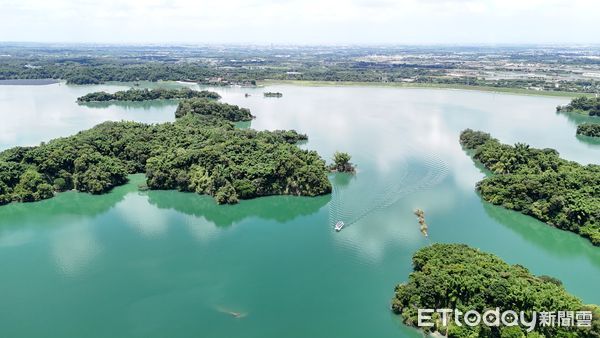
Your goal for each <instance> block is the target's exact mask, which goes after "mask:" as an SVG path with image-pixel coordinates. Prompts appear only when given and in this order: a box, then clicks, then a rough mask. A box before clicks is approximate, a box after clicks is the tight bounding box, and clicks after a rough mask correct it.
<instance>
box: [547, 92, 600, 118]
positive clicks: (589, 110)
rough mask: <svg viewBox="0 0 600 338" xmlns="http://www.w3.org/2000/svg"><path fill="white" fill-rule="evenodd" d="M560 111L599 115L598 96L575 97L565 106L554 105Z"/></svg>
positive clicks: (599, 104)
mask: <svg viewBox="0 0 600 338" xmlns="http://www.w3.org/2000/svg"><path fill="white" fill-rule="evenodd" d="M556 110H557V111H560V112H576V113H582V114H585V115H590V116H600V97H585V96H581V97H578V98H575V99H573V100H572V101H571V103H569V104H568V105H566V106H558V107H556Z"/></svg>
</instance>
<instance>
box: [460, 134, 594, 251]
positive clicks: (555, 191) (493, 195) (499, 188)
mask: <svg viewBox="0 0 600 338" xmlns="http://www.w3.org/2000/svg"><path fill="white" fill-rule="evenodd" d="M460 143H461V145H462V146H463V147H464V148H465V149H467V150H468V151H469V152H471V153H472V156H473V159H475V160H477V161H479V162H481V164H483V166H485V168H486V169H488V170H489V171H490V172H491V175H490V176H488V177H486V178H485V179H484V180H483V181H480V182H478V183H477V186H476V188H477V191H478V192H479V193H480V194H481V197H482V198H483V199H484V200H486V201H487V202H490V203H492V204H495V205H500V206H503V207H505V208H507V209H511V210H515V211H518V212H521V213H523V214H525V215H529V216H532V217H535V218H537V219H538V220H540V221H542V222H545V223H547V224H549V225H552V226H554V227H557V228H559V229H562V230H566V231H571V232H574V233H576V234H579V235H580V236H583V237H585V238H588V239H589V240H590V241H591V242H592V244H594V245H596V246H599V245H600V165H595V164H589V165H585V166H584V165H580V164H578V163H576V162H571V161H567V160H564V159H562V158H560V157H559V154H558V152H557V151H556V150H554V149H535V148H531V147H529V146H528V145H526V144H523V143H517V144H515V145H514V146H510V145H506V144H501V143H500V142H499V141H498V140H496V139H494V138H492V137H491V136H490V135H489V134H487V133H484V132H481V131H473V130H471V129H467V130H465V131H463V132H462V133H461V135H460Z"/></svg>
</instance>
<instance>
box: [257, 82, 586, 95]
mask: <svg viewBox="0 0 600 338" xmlns="http://www.w3.org/2000/svg"><path fill="white" fill-rule="evenodd" d="M258 84H259V85H265V86H266V85H274V84H291V85H296V86H314V87H319V86H321V87H325V86H369V87H394V88H432V89H461V90H477V91H484V92H497V93H508V94H521V95H539V96H556V97H578V96H588V97H593V96H594V94H591V93H572V92H561V91H539V90H533V89H522V88H502V87H484V86H467V85H457V84H443V83H439V84H438V83H410V82H406V83H404V82H357V81H305V80H262V81H258Z"/></svg>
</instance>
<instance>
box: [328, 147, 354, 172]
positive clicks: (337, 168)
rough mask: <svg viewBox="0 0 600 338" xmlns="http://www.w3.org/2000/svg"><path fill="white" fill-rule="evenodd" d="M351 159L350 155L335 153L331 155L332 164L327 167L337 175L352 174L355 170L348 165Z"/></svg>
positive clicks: (352, 166)
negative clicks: (337, 173)
mask: <svg viewBox="0 0 600 338" xmlns="http://www.w3.org/2000/svg"><path fill="white" fill-rule="evenodd" d="M351 159H352V156H350V154H348V153H344V152H339V151H336V152H335V153H334V154H333V164H331V165H330V166H329V169H330V170H331V171H333V172H339V173H354V172H355V171H356V168H355V167H354V165H353V164H352V163H350V160H351Z"/></svg>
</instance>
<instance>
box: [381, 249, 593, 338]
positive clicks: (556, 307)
mask: <svg viewBox="0 0 600 338" xmlns="http://www.w3.org/2000/svg"><path fill="white" fill-rule="evenodd" d="M413 267H414V272H412V273H411V274H410V276H409V278H408V282H407V283H404V284H399V285H397V286H396V289H395V295H394V298H393V299H392V310H393V311H394V312H395V313H397V314H401V315H402V319H403V321H404V322H405V323H406V324H408V325H413V326H416V324H417V315H418V312H417V309H444V308H448V309H458V310H460V311H462V312H466V311H468V310H476V311H479V313H483V312H484V311H486V310H488V309H495V308H496V307H498V308H500V311H505V310H513V311H517V312H519V311H524V312H525V313H526V314H529V315H530V316H531V314H532V312H533V311H536V312H542V311H587V310H590V311H593V312H594V314H593V318H594V319H593V326H592V328H577V327H572V328H566V327H558V326H554V327H551V326H540V325H538V326H536V328H535V329H534V332H532V333H526V331H525V328H522V327H519V326H514V327H500V328H497V327H487V326H485V325H483V324H481V325H480V326H478V327H467V326H465V325H463V326H462V327H458V326H456V324H455V323H454V321H453V320H450V321H449V327H448V337H451V338H459V337H460V338H462V337H525V336H527V337H598V335H599V334H600V329H599V328H598V325H600V317H598V315H600V308H598V306H596V305H583V304H582V302H581V300H580V299H578V298H577V297H575V296H572V295H570V294H569V293H567V291H565V289H564V288H563V287H562V286H561V285H559V284H557V283H555V282H552V281H548V279H547V278H539V277H536V276H534V275H532V274H531V273H530V272H529V271H528V270H527V269H525V268H524V267H522V266H519V265H508V264H507V263H505V262H504V261H502V260H501V259H500V258H498V257H496V256H494V255H492V254H488V253H483V252H480V251H479V250H476V249H473V248H470V247H468V246H466V245H462V244H433V245H431V246H429V247H425V248H423V249H420V250H419V251H417V252H416V253H415V255H414V256H413ZM434 319H436V318H435V317H434ZM431 331H439V332H442V333H445V332H446V328H445V327H442V326H441V321H439V320H437V321H435V326H434V327H432V328H431Z"/></svg>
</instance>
